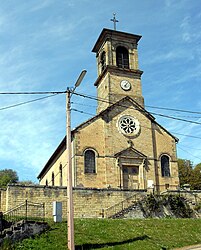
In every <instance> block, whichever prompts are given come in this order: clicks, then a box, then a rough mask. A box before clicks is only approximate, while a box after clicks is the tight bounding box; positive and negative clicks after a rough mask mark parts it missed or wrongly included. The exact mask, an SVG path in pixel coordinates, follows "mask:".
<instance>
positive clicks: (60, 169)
mask: <svg viewBox="0 0 201 250" xmlns="http://www.w3.org/2000/svg"><path fill="white" fill-rule="evenodd" d="M59 173H60V186H62V184H63V173H62V164H60V166H59Z"/></svg>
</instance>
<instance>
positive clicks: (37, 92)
mask: <svg viewBox="0 0 201 250" xmlns="http://www.w3.org/2000/svg"><path fill="white" fill-rule="evenodd" d="M66 92H67V91H34V92H0V95H44V94H64V93H66Z"/></svg>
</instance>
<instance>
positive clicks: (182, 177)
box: [178, 159, 193, 187]
mask: <svg viewBox="0 0 201 250" xmlns="http://www.w3.org/2000/svg"><path fill="white" fill-rule="evenodd" d="M178 170H179V181H180V186H181V187H182V186H183V185H184V184H190V185H191V184H192V179H193V164H192V162H191V161H189V160H185V159H178Z"/></svg>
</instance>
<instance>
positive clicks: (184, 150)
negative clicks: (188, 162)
mask: <svg viewBox="0 0 201 250" xmlns="http://www.w3.org/2000/svg"><path fill="white" fill-rule="evenodd" d="M178 148H180V149H181V150H182V151H184V152H185V153H188V154H189V155H191V156H193V157H194V158H197V159H199V160H201V158H200V157H197V156H195V155H193V154H191V153H190V152H188V151H187V150H185V149H182V148H181V147H180V146H178Z"/></svg>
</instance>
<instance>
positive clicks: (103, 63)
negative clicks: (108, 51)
mask: <svg viewBox="0 0 201 250" xmlns="http://www.w3.org/2000/svg"><path fill="white" fill-rule="evenodd" d="M100 63H101V72H103V70H104V69H105V68H106V55H105V51H103V52H102V54H101V58H100Z"/></svg>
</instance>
